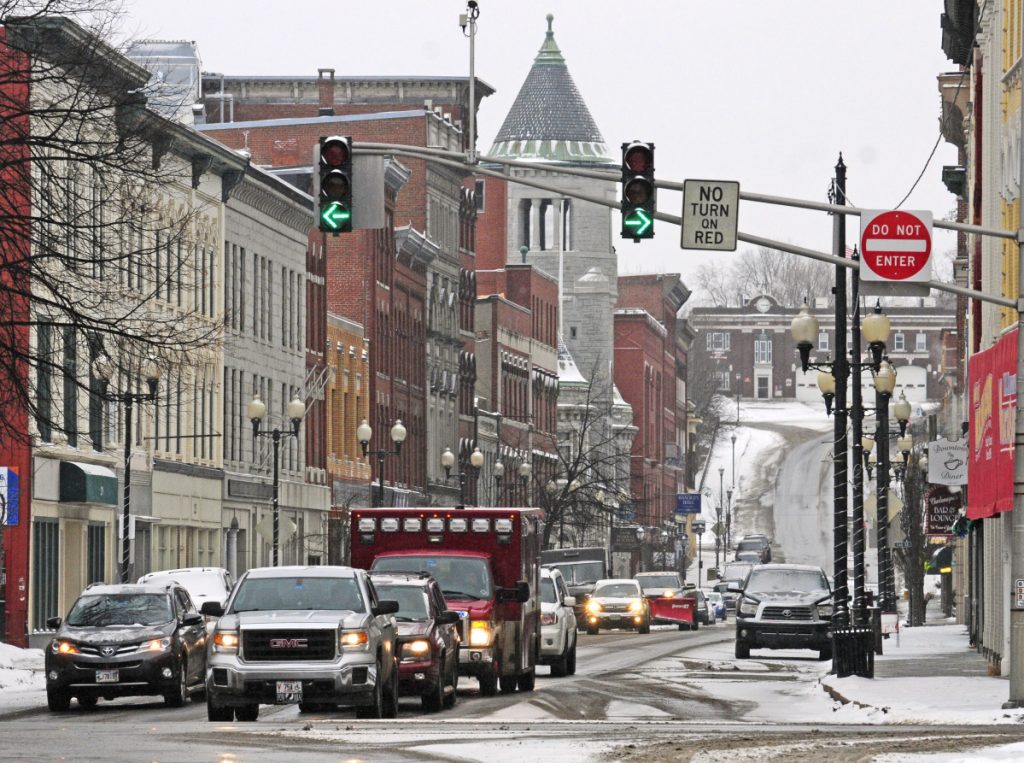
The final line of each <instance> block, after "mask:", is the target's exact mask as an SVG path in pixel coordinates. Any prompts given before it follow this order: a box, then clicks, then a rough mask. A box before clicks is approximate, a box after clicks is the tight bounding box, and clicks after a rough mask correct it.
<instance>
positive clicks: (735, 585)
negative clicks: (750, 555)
mask: <svg viewBox="0 0 1024 763" xmlns="http://www.w3.org/2000/svg"><path fill="white" fill-rule="evenodd" d="M752 569H754V565H753V564H752V563H750V562H731V563H729V564H726V565H725V566H724V567H723V568H722V571H721V573H720V574H719V580H718V582H717V583H715V585H714V589H715V590H716V591H718V592H719V593H720V594H722V598H723V599H725V608H726V610H727V611H730V612H735V611H736V594H735V593H734V591H735V590H736V589H739V588H742V587H743V583H744V581H745V580H746V579H747V575H749V574H750V571H751V570H752Z"/></svg>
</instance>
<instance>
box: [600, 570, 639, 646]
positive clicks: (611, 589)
mask: <svg viewBox="0 0 1024 763" xmlns="http://www.w3.org/2000/svg"><path fill="white" fill-rule="evenodd" d="M601 628H636V630H637V631H638V632H639V633H650V632H651V613H650V608H649V606H648V604H647V599H646V598H645V597H644V595H643V591H642V590H641V588H640V584H639V583H638V582H637V581H636V580H633V579H632V578H608V579H606V580H598V581H597V584H596V585H595V586H594V592H593V593H592V594H591V595H590V599H589V600H588V601H587V633H589V634H591V635H594V634H596V633H598V631H600V629H601Z"/></svg>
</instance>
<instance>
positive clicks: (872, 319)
mask: <svg viewBox="0 0 1024 763" xmlns="http://www.w3.org/2000/svg"><path fill="white" fill-rule="evenodd" d="M890 328H891V324H890V322H889V318H888V317H887V316H886V314H885V313H883V312H882V305H881V303H880V302H875V309H874V311H873V312H870V313H868V314H867V316H866V317H865V318H864V320H863V321H861V324H860V331H861V335H862V336H863V337H864V338H865V339H866V340H867V342H868V348H869V349H870V350H871V359H872V362H873V369H874V371H875V373H878V370H879V368H880V366H881V364H882V355H883V353H884V352H885V345H886V343H887V342H888V341H889V329H890Z"/></svg>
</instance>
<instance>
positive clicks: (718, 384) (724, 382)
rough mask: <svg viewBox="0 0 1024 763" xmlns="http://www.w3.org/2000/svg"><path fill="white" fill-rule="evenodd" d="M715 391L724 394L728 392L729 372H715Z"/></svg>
mask: <svg viewBox="0 0 1024 763" xmlns="http://www.w3.org/2000/svg"><path fill="white" fill-rule="evenodd" d="M715 389H717V390H721V391H724V392H728V391H729V372H728V371H715Z"/></svg>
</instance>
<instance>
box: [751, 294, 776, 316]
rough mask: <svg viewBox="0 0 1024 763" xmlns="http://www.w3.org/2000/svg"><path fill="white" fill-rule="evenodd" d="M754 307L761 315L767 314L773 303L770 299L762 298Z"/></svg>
mask: <svg viewBox="0 0 1024 763" xmlns="http://www.w3.org/2000/svg"><path fill="white" fill-rule="evenodd" d="M754 307H755V308H757V312H759V313H767V312H768V311H769V310H771V309H772V301H771V300H770V299H768V297H761V298H760V299H758V300H757V301H756V302H755V303H754Z"/></svg>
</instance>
